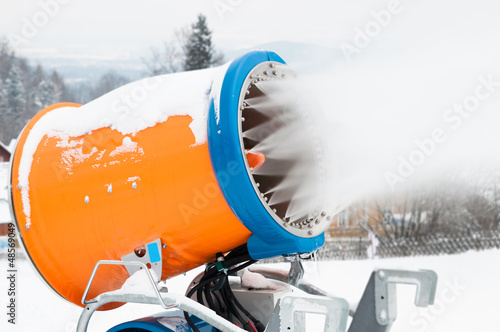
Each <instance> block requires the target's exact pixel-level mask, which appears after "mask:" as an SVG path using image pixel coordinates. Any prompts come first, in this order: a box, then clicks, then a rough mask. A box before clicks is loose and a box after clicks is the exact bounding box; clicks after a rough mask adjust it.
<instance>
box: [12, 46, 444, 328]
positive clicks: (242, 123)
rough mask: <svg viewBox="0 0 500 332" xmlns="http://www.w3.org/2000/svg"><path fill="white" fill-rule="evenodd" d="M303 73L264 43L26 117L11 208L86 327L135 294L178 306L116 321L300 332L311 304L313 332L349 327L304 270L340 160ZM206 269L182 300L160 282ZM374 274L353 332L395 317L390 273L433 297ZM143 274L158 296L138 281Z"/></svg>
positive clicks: (33, 257)
mask: <svg viewBox="0 0 500 332" xmlns="http://www.w3.org/2000/svg"><path fill="white" fill-rule="evenodd" d="M295 77H296V74H295V73H294V72H293V70H292V69H290V68H289V67H288V66H287V65H286V63H285V62H284V61H283V60H282V59H281V58H280V57H279V56H278V55H277V54H275V53H272V52H267V51H253V52H250V53H248V54H246V55H244V56H242V57H240V58H238V59H236V60H233V61H232V62H230V63H229V64H228V65H226V66H223V67H218V68H212V69H205V70H199V71H192V72H185V73H178V74H170V75H163V76H158V77H152V78H147V79H143V80H140V81H137V82H134V83H131V84H128V85H125V86H123V87H121V88H118V89H116V90H114V91H112V92H110V93H108V94H106V95H104V96H102V97H100V98H98V99H96V100H94V101H92V102H90V103H88V104H86V105H83V106H82V105H78V104H71V103H63V104H56V105H53V106H50V107H48V108H46V109H44V110H42V111H41V112H40V113H38V114H37V115H36V116H35V117H34V118H33V119H32V120H31V121H30V122H29V123H28V125H27V126H26V127H25V129H24V130H23V132H22V133H21V134H20V136H19V140H18V144H17V147H16V150H15V153H14V156H13V158H12V161H11V163H12V165H11V176H10V181H11V193H12V195H11V208H12V212H13V216H14V218H15V221H16V224H17V226H18V229H19V233H20V237H21V240H22V244H23V246H24V248H25V250H26V254H27V256H28V257H29V259H30V261H31V262H32V263H33V266H34V267H35V268H36V270H37V271H38V272H39V274H40V275H41V277H42V278H43V280H44V281H45V282H46V283H47V285H48V286H50V287H51V288H52V289H53V290H54V291H55V292H56V293H57V294H59V295H60V296H61V297H63V298H64V299H66V300H68V301H70V302H72V303H74V304H76V305H80V306H86V310H83V313H82V316H81V317H80V321H79V324H78V331H85V330H86V329H87V326H88V323H89V320H90V318H91V315H92V313H93V312H94V311H95V310H109V309H114V308H116V307H119V306H120V305H122V304H124V303H126V302H135V303H150V304H159V305H161V306H162V307H163V308H164V309H168V310H165V311H163V312H162V313H160V314H157V315H153V316H151V317H147V318H144V319H139V320H135V321H130V322H124V323H122V324H119V325H117V326H115V327H113V328H112V329H110V330H109V331H180V330H182V331H191V330H192V331H215V329H218V330H221V331H243V329H245V330H247V331H259V332H260V331H264V330H266V331H305V330H306V329H307V326H306V325H307V324H308V323H307V322H309V323H310V322H311V319H309V320H308V319H307V317H308V316H307V315H320V316H321V317H323V320H322V321H321V322H317V321H316V319H315V320H314V321H315V324H316V325H315V327H313V329H314V330H315V331H320V330H325V331H345V328H346V322H347V316H348V312H349V308H348V306H347V302H346V301H345V300H343V299H338V298H335V297H332V296H330V295H328V294H327V293H325V292H323V291H321V290H319V289H318V288H317V287H315V286H313V285H310V284H308V283H307V282H305V281H304V280H302V278H301V277H302V274H303V270H302V265H301V264H300V256H301V255H302V254H307V253H311V252H314V251H315V250H317V249H318V248H320V247H321V246H322V245H323V244H324V241H325V240H324V233H325V231H326V229H327V228H328V227H329V225H330V221H331V218H332V212H333V211H332V210H329V204H328V198H327V197H328V194H327V193H328V185H327V184H328V183H329V178H330V176H331V174H330V172H329V170H330V169H331V166H330V165H329V157H328V155H327V154H326V153H325V147H324V144H323V142H322V137H321V131H320V130H318V128H317V126H318V121H317V120H316V119H315V114H314V112H311V109H310V107H311V105H310V104H308V103H307V102H304V100H303V98H302V97H303V96H301V93H300V89H297V86H296V83H295V82H296V80H295V79H294V78H295ZM280 255H287V256H290V257H295V258H294V260H293V263H292V264H291V268H290V271H287V272H286V273H285V272H283V271H279V270H269V269H263V268H257V267H253V268H252V271H253V272H251V271H250V269H249V268H248V266H250V265H251V264H252V263H254V262H256V261H257V260H259V259H263V258H270V257H275V256H280ZM302 256H303V255H302ZM203 264H206V269H205V272H204V273H203V274H201V275H200V276H198V277H197V278H196V279H195V280H194V281H193V283H192V285H191V287H190V288H189V289H188V291H187V294H186V296H184V295H182V296H181V295H176V294H173V293H169V292H166V290H165V289H164V288H161V287H160V284H159V281H164V280H167V279H169V278H171V277H174V276H176V275H179V274H182V273H183V272H186V271H188V270H191V269H193V268H195V267H198V266H200V265H203ZM256 273H258V274H259V278H256V277H255V274H256ZM377 273H378V274H377V275H378V276H379V278H374V275H375V274H376V273H375V272H374V274H372V277H371V279H370V282H369V284H368V286H367V291H365V295H364V296H363V299H362V301H361V302H360V305H359V306H358V310H357V311H356V314H355V316H354V320H353V323H352V324H351V327H350V329H349V330H350V331H366V329H365V327H364V326H365V325H363V324H370V328H369V330H371V331H387V330H388V329H389V328H390V325H391V323H392V321H394V319H395V308H392V307H391V306H392V305H393V304H394V303H395V302H388V301H386V302H383V301H382V303H378V302H377V303H378V305H377V307H376V308H372V307H373V306H374V302H375V299H374V298H375V293H376V292H381V291H384V292H385V293H384V294H386V296H389V298H390V297H393V296H395V295H394V294H392V295H391V293H393V288H392V287H389V286H391V285H392V283H394V282H410V283H417V284H418V285H419V291H418V294H417V300H416V302H417V305H422V306H425V305H427V304H429V303H432V301H433V297H434V293H433V291H434V290H435V283H436V276H435V274H433V273H432V272H429V271H421V272H411V273H412V274H411V275H408V273H410V272H404V273H403V272H401V271H387V270H381V271H378V272H377ZM405 273H406V274H405ZM382 274H383V276H384V277H383V278H380V276H381V275H382ZM139 277H144V278H146V279H145V281H146V286H150V288H151V289H150V290H149V291H145V290H144V287H137V286H135V287H134V286H133V285H137V280H136V279H137V278H139ZM262 279H264V280H267V282H262ZM255 280H260V281H259V282H257V284H256V283H255ZM262 284H264V286H265V287H260V286H262ZM259 285H260V286H259ZM276 285H279V287H277V286H276ZM370 285H372V286H370ZM370 287H371V288H370ZM259 288H262V289H260V290H259ZM365 297H367V299H365ZM386 298H387V297H386ZM371 299H373V301H371ZM364 302H366V303H365V304H363V303H364ZM173 308H176V309H173ZM262 308H271V309H270V310H269V309H267V310H265V311H263V310H262ZM273 310H274V311H273ZM297 317H299V318H300V319H298V318H297ZM314 317H316V316H314ZM306 323H307V324H306ZM356 324H358V325H359V326H358V325H356ZM318 326H321V327H319V328H318ZM375 327H377V328H375ZM309 328H310V329H311V327H309Z"/></svg>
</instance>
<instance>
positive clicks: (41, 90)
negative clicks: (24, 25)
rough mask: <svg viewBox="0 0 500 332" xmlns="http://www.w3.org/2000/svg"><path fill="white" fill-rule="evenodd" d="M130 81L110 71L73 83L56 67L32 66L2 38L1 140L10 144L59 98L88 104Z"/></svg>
mask: <svg viewBox="0 0 500 332" xmlns="http://www.w3.org/2000/svg"><path fill="white" fill-rule="evenodd" d="M128 81H129V80H128V79H127V78H125V77H123V76H120V75H118V74H116V73H114V72H109V73H107V74H105V75H103V76H102V77H101V78H100V79H99V80H98V81H97V82H95V83H94V84H91V83H84V84H79V85H77V86H76V85H75V86H72V87H69V86H68V85H67V84H66V83H65V82H64V79H63V77H61V75H60V74H59V73H58V72H57V71H56V70H52V71H47V70H46V69H44V68H43V67H42V66H41V65H37V66H31V65H30V64H29V62H28V60H27V59H25V58H23V57H20V56H17V55H16V54H15V51H14V50H13V49H12V48H11V47H10V46H9V44H8V43H7V42H0V141H2V142H3V143H5V144H9V142H10V140H11V139H13V138H16V137H17V136H18V135H19V133H20V132H21V130H22V129H23V127H24V126H25V125H26V124H27V123H28V121H29V120H30V119H31V118H32V117H33V116H34V115H35V114H36V113H38V112H39V111H40V110H42V109H44V108H45V107H47V106H50V105H52V104H55V103H59V102H76V103H80V104H84V103H87V102H88V101H90V100H93V99H95V98H97V97H99V96H101V95H102V94H104V93H106V92H108V91H111V90H113V89H115V88H117V87H119V86H121V85H123V84H126V83H128Z"/></svg>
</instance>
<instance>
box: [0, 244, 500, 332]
mask: <svg viewBox="0 0 500 332" xmlns="http://www.w3.org/2000/svg"><path fill="white" fill-rule="evenodd" d="M499 261H500V251H498V250H492V251H484V252H468V253H465V254H461V255H454V256H437V257H416V258H405V259H403V258H397V259H384V260H378V259H375V260H366V261H328V262H319V266H318V267H316V265H315V263H307V264H306V265H305V267H306V271H309V273H308V275H307V276H306V277H307V278H308V279H309V280H310V281H312V282H314V283H315V284H316V285H318V286H320V287H322V288H323V289H325V290H328V291H330V292H331V293H333V294H335V295H337V296H340V297H344V298H346V299H347V300H348V301H349V302H357V301H358V300H359V299H360V297H361V294H362V292H363V290H364V287H365V284H366V282H367V281H368V277H369V275H370V272H371V271H372V270H373V269H374V268H390V269H414V270H415V269H432V270H435V271H436V272H437V273H438V276H439V280H438V289H437V292H436V302H435V305H434V306H433V307H430V308H426V309H421V308H417V307H415V306H414V305H413V299H414V292H415V288H414V287H413V286H398V319H397V320H396V323H395V324H394V325H393V329H392V331H400V332H401V331H404V332H413V331H415V332H416V331H419V332H421V331H433V332H438V331H439V332H441V331H479V332H486V331H500V320H499V319H498V316H497V315H498V313H499V312H500V282H499V281H498V279H499V276H500V267H499V265H498V262H499ZM17 263H18V270H19V274H18V275H19V279H18V285H17V289H18V298H17V305H18V313H17V324H16V325H15V326H13V325H11V324H7V322H6V321H7V318H6V316H5V314H2V320H1V321H0V331H12V332H15V331H42V332H45V331H47V332H48V331H52V332H53V331H55V332H58V331H61V332H63V331H64V332H69V331H74V330H75V328H76V323H77V321H78V318H79V315H80V310H81V309H80V308H78V307H76V306H74V305H72V304H69V303H67V302H66V301H64V300H62V299H60V298H59V297H58V296H57V295H55V294H54V293H52V291H51V290H50V289H49V288H48V287H47V286H45V285H44V284H43V282H42V281H41V280H40V279H39V277H38V276H37V275H36V273H35V271H34V270H33V269H32V268H31V267H30V265H29V263H28V262H27V261H26V260H23V259H18V261H17ZM1 265H2V270H3V271H6V262H5V260H4V259H3V258H2V260H1ZM198 272H199V269H197V270H194V271H191V272H189V273H187V275H186V276H180V277H177V278H174V279H172V280H170V281H169V282H168V283H167V286H168V287H169V289H170V291H171V292H175V293H184V290H185V289H186V286H187V284H188V283H189V282H190V281H191V279H192V278H193V277H194V276H195V275H196V274H197V273H198ZM0 290H1V293H0V294H2V295H1V296H0V299H1V302H2V303H3V304H5V299H6V294H5V293H6V290H7V281H6V278H5V277H3V278H1V279H0ZM2 307H3V308H4V309H3V310H4V311H5V310H6V309H5V306H4V305H2ZM158 311H161V310H160V309H159V307H155V306H147V305H125V306H124V307H122V308H119V309H116V310H112V311H108V312H98V313H96V314H95V315H94V317H93V319H92V320H91V323H90V327H89V332H97V331H106V330H107V329H108V328H110V327H112V326H114V325H116V324H118V323H120V322H123V321H125V320H130V319H134V318H139V317H144V316H148V315H149V314H152V313H155V312H158Z"/></svg>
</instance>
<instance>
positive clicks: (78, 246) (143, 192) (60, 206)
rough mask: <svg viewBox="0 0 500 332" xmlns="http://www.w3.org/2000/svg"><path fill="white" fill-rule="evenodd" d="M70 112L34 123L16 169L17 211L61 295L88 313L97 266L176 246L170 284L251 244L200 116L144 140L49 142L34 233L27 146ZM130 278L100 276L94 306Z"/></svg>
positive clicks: (38, 164)
mask: <svg viewBox="0 0 500 332" xmlns="http://www.w3.org/2000/svg"><path fill="white" fill-rule="evenodd" d="M65 106H71V107H78V106H79V105H76V104H58V105H54V106H51V107H49V108H47V109H45V110H43V111H42V112H40V113H39V114H38V115H37V116H35V117H34V118H33V119H32V120H31V122H30V123H29V124H28V126H27V127H26V129H25V130H24V131H23V133H22V134H21V136H20V138H19V142H18V148H17V150H16V152H15V155H14V161H13V171H12V188H13V208H14V212H15V215H16V219H17V223H18V226H19V227H20V232H21V236H22V239H23V242H24V245H25V247H26V249H27V251H28V253H29V256H30V257H31V260H32V261H33V263H34V265H35V266H36V268H37V269H38V271H39V272H40V273H41V275H42V276H43V278H44V279H45V280H46V281H47V283H48V284H49V285H50V286H51V287H52V288H53V289H54V290H55V291H56V292H57V293H59V294H60V295H62V296H63V297H64V298H66V299H67V300H69V301H71V302H73V303H75V304H77V305H80V306H81V303H80V300H81V296H82V294H83V291H84V289H85V286H86V284H87V281H88V279H89V277H90V274H91V272H92V269H93V267H94V265H95V264H96V262H97V261H99V260H101V259H114V260H119V259H120V258H121V257H122V256H124V255H127V254H130V253H131V252H133V251H134V248H137V247H140V246H143V245H145V244H147V243H150V242H152V241H154V240H155V239H158V238H160V239H161V241H162V243H163V244H165V245H166V247H165V248H163V249H162V255H163V270H162V276H161V277H162V279H167V278H170V277H173V276H175V275H178V274H180V273H182V272H184V271H187V270H190V269H192V268H194V267H196V266H199V265H202V264H204V263H205V262H207V261H210V260H212V259H213V258H214V255H215V254H216V253H217V252H227V251H229V250H231V249H233V248H235V247H237V246H239V245H241V244H244V243H246V241H247V239H248V237H249V236H250V235H251V233H250V232H249V231H248V230H247V229H246V228H245V227H244V226H243V224H241V223H240V221H239V220H238V219H237V218H236V216H235V215H234V214H233V213H232V211H231V209H230V207H229V206H228V205H227V203H226V201H225V199H224V197H223V195H222V193H221V191H220V189H219V186H218V185H217V181H216V179H215V175H214V172H213V170H212V166H211V163H210V157H209V152H208V145H207V143H206V142H205V143H204V144H200V145H194V144H195V138H194V135H193V133H192V131H191V129H190V128H189V124H190V123H191V121H192V119H191V117H190V116H172V117H170V118H168V119H167V121H165V122H163V123H159V124H157V125H156V126H154V127H150V128H147V129H145V130H142V131H140V132H138V133H137V134H135V135H123V134H121V133H120V132H118V131H116V130H113V129H111V128H108V127H105V128H100V129H97V130H94V131H92V132H91V133H90V134H88V135H84V136H80V137H74V138H70V139H69V141H68V142H67V143H69V144H62V143H61V140H62V139H61V138H59V137H57V136H52V137H49V136H47V135H46V136H45V137H44V138H43V139H42V141H41V142H40V144H39V145H38V148H37V150H36V152H35V154H34V156H33V157H34V158H33V164H32V167H31V172H30V175H29V197H30V205H31V226H30V227H29V229H25V226H26V216H25V214H24V212H23V202H22V199H21V193H20V190H19V188H16V186H17V185H18V184H19V182H18V175H19V165H20V160H21V156H22V154H23V145H24V143H25V142H26V139H27V137H28V135H29V134H30V130H31V128H32V127H33V125H34V124H35V123H36V122H37V121H39V119H40V118H41V117H42V116H44V115H45V114H47V113H48V112H50V111H52V110H54V109H56V108H59V107H65ZM124 139H125V141H124ZM124 143H127V144H124ZM257 159H261V158H257ZM259 161H260V160H259ZM87 198H88V203H86V201H87ZM127 277H128V273H127V271H126V270H125V268H123V267H119V266H113V267H103V268H102V270H101V269H99V272H98V273H97V276H96V279H95V281H94V283H93V286H92V288H91V290H90V293H89V295H88V298H93V297H95V296H97V295H98V294H100V293H102V292H106V291H111V290H115V289H117V288H119V287H120V286H121V285H122V283H123V282H124V280H125V279H126V278H127ZM116 306H117V305H116V304H115V305H111V306H108V307H105V309H110V308H113V307H116Z"/></svg>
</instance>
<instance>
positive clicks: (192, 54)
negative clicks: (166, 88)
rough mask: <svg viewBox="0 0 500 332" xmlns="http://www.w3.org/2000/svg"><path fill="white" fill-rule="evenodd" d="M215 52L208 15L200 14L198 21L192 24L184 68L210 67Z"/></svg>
mask: <svg viewBox="0 0 500 332" xmlns="http://www.w3.org/2000/svg"><path fill="white" fill-rule="evenodd" d="M213 53H214V50H213V47H212V32H211V31H210V30H209V29H208V26H207V19H206V17H205V16H204V15H202V14H200V15H198V21H197V22H196V23H194V24H193V25H192V26H191V35H190V36H189V39H188V40H187V43H186V60H185V62H184V70H186V71H188V70H196V69H203V68H208V67H210V65H211V64H212V56H213Z"/></svg>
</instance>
